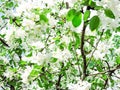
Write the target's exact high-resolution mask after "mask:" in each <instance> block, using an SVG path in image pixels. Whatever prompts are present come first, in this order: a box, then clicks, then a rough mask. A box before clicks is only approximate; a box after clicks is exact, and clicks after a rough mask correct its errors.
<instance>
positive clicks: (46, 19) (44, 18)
mask: <svg viewBox="0 0 120 90" xmlns="http://www.w3.org/2000/svg"><path fill="white" fill-rule="evenodd" d="M40 20H41V21H44V22H46V23H47V22H48V18H47V17H46V16H45V15H44V14H41V15H40Z"/></svg>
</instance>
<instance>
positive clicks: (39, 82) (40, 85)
mask: <svg viewBox="0 0 120 90" xmlns="http://www.w3.org/2000/svg"><path fill="white" fill-rule="evenodd" d="M37 81H38V85H39V87H43V84H42V81H41V79H38V80H37Z"/></svg>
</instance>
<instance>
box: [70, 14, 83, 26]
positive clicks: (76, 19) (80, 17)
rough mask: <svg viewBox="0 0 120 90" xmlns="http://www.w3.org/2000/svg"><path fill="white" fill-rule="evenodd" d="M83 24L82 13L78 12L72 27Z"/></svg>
mask: <svg viewBox="0 0 120 90" xmlns="http://www.w3.org/2000/svg"><path fill="white" fill-rule="evenodd" d="M81 22H82V13H81V12H77V13H76V15H75V16H74V18H73V20H72V25H73V26H74V27H78V26H79V25H80V24H81Z"/></svg>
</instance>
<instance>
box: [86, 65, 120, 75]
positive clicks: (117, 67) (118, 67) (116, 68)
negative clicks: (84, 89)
mask: <svg viewBox="0 0 120 90" xmlns="http://www.w3.org/2000/svg"><path fill="white" fill-rule="evenodd" d="M118 69H120V65H118V66H116V67H115V68H113V69H110V70H106V71H104V72H99V73H95V74H89V75H88V76H96V75H99V74H105V73H109V74H110V73H114V72H115V71H116V70H118ZM111 75H112V74H111Z"/></svg>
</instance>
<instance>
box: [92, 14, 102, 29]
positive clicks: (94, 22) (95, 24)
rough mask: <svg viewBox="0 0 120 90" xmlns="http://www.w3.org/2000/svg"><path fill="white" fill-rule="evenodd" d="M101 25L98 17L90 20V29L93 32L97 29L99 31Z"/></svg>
mask: <svg viewBox="0 0 120 90" xmlns="http://www.w3.org/2000/svg"><path fill="white" fill-rule="evenodd" d="M99 25H100V19H99V17H98V16H93V17H92V18H91V19H90V29H91V31H94V30H95V29H97V28H98V27H99Z"/></svg>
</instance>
